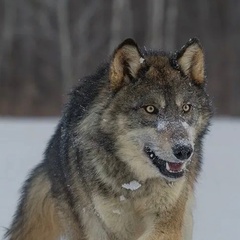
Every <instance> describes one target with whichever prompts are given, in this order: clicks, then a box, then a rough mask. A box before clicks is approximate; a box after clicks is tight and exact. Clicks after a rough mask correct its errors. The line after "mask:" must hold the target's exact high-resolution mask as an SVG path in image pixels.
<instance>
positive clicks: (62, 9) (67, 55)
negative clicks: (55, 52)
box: [57, 0, 73, 93]
mask: <svg viewBox="0 0 240 240" xmlns="http://www.w3.org/2000/svg"><path fill="white" fill-rule="evenodd" d="M57 18H58V26H59V43H60V54H61V71H62V88H63V92H64V93H66V92H68V91H69V89H70V86H72V83H73V79H72V64H71V62H72V49H71V39H70V30H69V18H68V0H58V1H57Z"/></svg>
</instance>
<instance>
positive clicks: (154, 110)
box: [144, 105, 158, 114]
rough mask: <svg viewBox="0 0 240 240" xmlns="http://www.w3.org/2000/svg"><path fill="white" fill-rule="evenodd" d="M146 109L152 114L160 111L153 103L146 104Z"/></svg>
mask: <svg viewBox="0 0 240 240" xmlns="http://www.w3.org/2000/svg"><path fill="white" fill-rule="evenodd" d="M144 109H145V111H146V112H147V113H150V114H157V113H158V109H157V108H156V107H155V106H153V105H148V106H144Z"/></svg>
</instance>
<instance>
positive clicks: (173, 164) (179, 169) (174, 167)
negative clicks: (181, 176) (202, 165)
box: [168, 162, 183, 172]
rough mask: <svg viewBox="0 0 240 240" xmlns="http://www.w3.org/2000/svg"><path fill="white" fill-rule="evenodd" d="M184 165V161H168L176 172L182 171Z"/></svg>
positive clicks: (171, 168)
mask: <svg viewBox="0 0 240 240" xmlns="http://www.w3.org/2000/svg"><path fill="white" fill-rule="evenodd" d="M182 165H183V164H182V163H171V162H168V166H169V168H170V170H171V171H174V172H179V171H181V168H182Z"/></svg>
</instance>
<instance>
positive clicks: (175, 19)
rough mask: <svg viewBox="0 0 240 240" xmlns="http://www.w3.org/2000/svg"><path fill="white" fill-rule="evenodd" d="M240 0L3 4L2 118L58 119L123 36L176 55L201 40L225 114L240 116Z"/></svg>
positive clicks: (212, 88) (7, 0)
mask: <svg viewBox="0 0 240 240" xmlns="http://www.w3.org/2000/svg"><path fill="white" fill-rule="evenodd" d="M239 10H240V1H238V0H229V1H225V0H212V1H209V0H193V1H189V0H148V1H144V0H101V1H100V0H81V1H79V0H0V41H1V42H0V114H1V115H18V116H20V115H37V116H41V115H57V114H59V113H60V111H61V108H62V103H63V102H64V101H65V99H66V93H67V92H69V90H70V89H71V87H72V86H73V85H74V84H75V83H76V82H77V81H78V79H79V78H81V77H83V76H84V75H86V74H91V73H92V72H93V71H95V69H96V67H97V66H98V65H99V64H100V63H101V62H104V61H105V60H107V58H108V56H109V55H110V54H111V52H112V51H113V49H114V48H115V47H116V46H117V45H118V44H119V43H120V42H121V41H122V40H124V39H125V38H128V37H132V38H134V39H135V40H136V41H137V42H138V43H139V45H140V46H142V47H144V46H146V47H149V48H157V49H164V50H169V51H173V50H175V49H178V48H179V47H181V46H182V45H183V44H184V43H185V42H186V41H187V40H188V39H189V38H191V37H198V38H199V39H200V40H201V42H202V45H203V46H204V50H205V53H206V67H207V76H208V82H209V84H208V88H209V92H210V94H211V95H212V96H213V98H214V99H213V100H214V104H215V107H216V111H217V113H218V114H219V115H238V116H239V115H240V79H239V78H240V77H239V76H240V58H239V54H240V30H239V29H240V14H239Z"/></svg>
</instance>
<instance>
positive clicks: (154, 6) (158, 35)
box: [148, 0, 165, 49]
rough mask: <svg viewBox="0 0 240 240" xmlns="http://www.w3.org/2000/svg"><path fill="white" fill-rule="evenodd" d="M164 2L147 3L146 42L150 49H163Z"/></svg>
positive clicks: (161, 0) (152, 0)
mask: <svg viewBox="0 0 240 240" xmlns="http://www.w3.org/2000/svg"><path fill="white" fill-rule="evenodd" d="M164 8H165V0H149V1H148V19H149V23H148V42H149V45H150V46H151V47H152V48H155V49H158V48H163V45H164V44H163V43H164V39H163V29H164V27H163V24H164Z"/></svg>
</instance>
